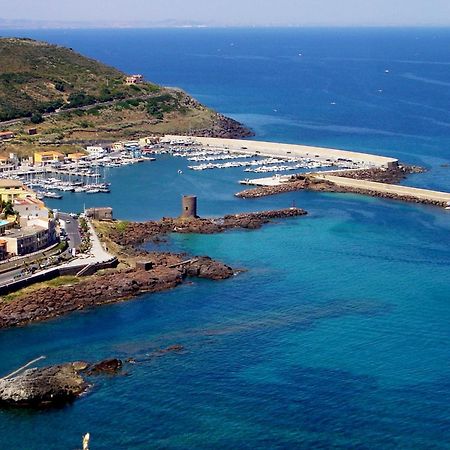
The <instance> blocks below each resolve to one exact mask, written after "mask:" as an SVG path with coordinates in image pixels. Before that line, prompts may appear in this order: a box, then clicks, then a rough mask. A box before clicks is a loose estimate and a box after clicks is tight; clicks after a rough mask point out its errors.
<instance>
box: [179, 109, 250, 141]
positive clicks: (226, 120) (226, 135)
mask: <svg viewBox="0 0 450 450" xmlns="http://www.w3.org/2000/svg"><path fill="white" fill-rule="evenodd" d="M187 135H188V136H200V137H213V138H223V139H242V138H246V137H251V136H254V135H255V133H254V132H253V131H252V130H250V129H248V128H247V127H245V126H244V125H242V124H241V123H239V122H237V121H236V120H234V119H231V118H230V117H226V116H224V115H222V114H219V113H216V115H215V120H214V122H213V124H212V126H210V127H208V128H203V129H195V130H191V131H190V132H189V133H187Z"/></svg>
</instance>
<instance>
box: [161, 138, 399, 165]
mask: <svg viewBox="0 0 450 450" xmlns="http://www.w3.org/2000/svg"><path fill="white" fill-rule="evenodd" d="M164 141H166V142H183V141H185V142H192V143H193V144H194V145H200V146H202V147H210V148H213V149H218V150H227V151H228V152H230V153H241V154H251V155H258V156H266V157H280V158H289V157H292V158H296V157H297V158H311V159H317V160H322V161H331V162H332V161H338V160H341V161H352V162H355V163H359V164H363V165H367V166H371V167H386V168H390V167H396V166H397V165H398V159H395V158H390V157H386V156H379V155H373V154H370V153H363V152H354V151H348V150H340V149H334V148H325V147H311V146H307V145H296V144H280V143H276V142H263V141H247V140H242V139H220V138H207V137H197V136H175V135H166V136H165V137H164Z"/></svg>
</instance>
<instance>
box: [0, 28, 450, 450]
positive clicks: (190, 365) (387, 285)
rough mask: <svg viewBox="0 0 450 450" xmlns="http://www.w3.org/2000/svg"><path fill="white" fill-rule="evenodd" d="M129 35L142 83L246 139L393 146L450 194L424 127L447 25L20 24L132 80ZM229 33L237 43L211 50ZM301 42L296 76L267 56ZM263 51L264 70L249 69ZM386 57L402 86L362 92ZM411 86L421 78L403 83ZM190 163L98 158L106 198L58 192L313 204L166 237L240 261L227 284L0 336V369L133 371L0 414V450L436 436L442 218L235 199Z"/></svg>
mask: <svg viewBox="0 0 450 450" xmlns="http://www.w3.org/2000/svg"><path fill="white" fill-rule="evenodd" d="M108 33H109V34H108ZM133 33H138V35H139V38H140V41H139V42H144V43H147V44H146V45H144V44H140V48H141V49H144V50H145V51H144V50H143V51H144V53H143V58H142V61H146V64H148V66H146V67H148V76H149V77H151V72H152V71H153V72H155V76H156V79H157V81H163V80H164V79H165V78H166V79H167V82H166V84H178V85H182V86H183V87H186V88H190V90H191V91H192V92H193V93H197V94H200V96H201V97H202V98H203V99H204V100H205V101H206V99H209V100H210V104H211V106H215V107H219V109H221V110H222V111H224V112H232V113H233V115H234V116H236V117H238V116H239V117H243V118H244V117H245V118H246V123H249V124H250V125H252V126H253V127H254V128H255V130H256V131H257V132H258V137H261V138H265V139H273V140H275V139H280V140H284V141H292V142H309V143H315V144H321V145H329V144H331V143H334V145H342V146H343V145H348V146H352V147H354V148H361V146H362V147H363V148H367V149H369V148H373V149H380V152H381V153H387V154H389V153H392V152H396V153H395V154H396V155H402V156H403V157H404V158H403V159H407V160H408V161H411V162H422V163H424V164H426V165H427V166H428V167H430V168H431V169H432V170H431V171H430V172H429V173H428V174H425V175H423V176H417V177H414V178H412V179H410V180H408V182H409V183H413V182H414V183H416V184H422V185H430V186H432V185H435V186H436V187H439V188H441V189H450V182H449V179H448V172H447V171H446V170H448V169H445V168H443V167H440V165H441V164H442V163H443V162H446V161H448V159H449V155H448V151H447V147H446V143H447V142H448V138H449V134H448V129H447V128H448V127H446V126H445V125H437V124H435V125H434V126H433V127H431V126H426V125H425V123H430V120H429V119H430V118H431V119H433V120H435V121H439V122H442V123H445V122H446V118H445V115H446V114H447V115H448V102H447V103H446V101H447V100H448V87H447V86H446V84H449V85H450V78H449V75H448V71H447V64H448V63H450V61H449V57H448V55H447V52H446V48H447V44H448V42H449V33H448V32H447V31H445V30H441V31H439V30H437V31H436V30H435V31H428V32H426V31H424V30H419V31H417V30H410V31H408V32H406V31H399V30H397V32H396V33H397V34H396V33H395V32H394V31H383V32H381V31H380V30H378V33H380V34H379V36H380V37H379V38H378V39H376V38H375V36H376V35H375V34H371V33H372V32H370V33H368V34H367V32H363V31H359V33H360V34H358V32H356V31H351V32H348V34H345V33H344V34H342V33H343V32H342V31H335V32H334V33H337V34H334V35H333V34H332V32H331V31H330V32H329V33H331V34H326V33H325V34H323V33H322V34H320V33H317V31H314V30H311V31H310V32H309V33H310V34H308V33H306V32H299V31H295V30H291V31H290V33H291V34H289V33H288V34H283V33H287V32H279V33H278V32H277V31H271V32H269V31H264V32H259V31H254V33H256V34H252V33H250V32H249V31H246V30H234V31H226V32H225V31H216V32H213V31H209V33H211V34H210V35H208V36H209V39H208V40H205V39H204V34H202V33H203V32H202V31H198V33H200V34H196V33H197V32H194V34H190V33H189V32H185V34H183V33H182V32H181V31H159V32H156V31H155V32H148V34H145V33H144V32H130V31H128V32H114V33H113V32H99V33H98V34H97V37H98V39H96V40H95V41H94V40H93V36H95V34H92V33H91V32H77V31H71V32H58V33H56V32H54V33H53V32H52V33H47V34H46V33H44V32H29V34H30V35H33V36H42V37H44V36H45V37H46V38H47V39H52V40H53V41H55V42H61V43H65V44H70V45H71V46H73V47H74V48H77V49H80V50H83V51H87V52H88V53H89V54H92V55H93V56H100V55H101V56H103V59H105V60H106V61H107V62H110V63H111V64H113V63H114V64H116V63H117V61H119V60H120V62H121V64H122V66H123V67H126V68H127V70H128V71H130V72H132V71H141V70H139V67H140V66H139V60H138V59H137V58H136V57H135V55H134V54H133V52H131V55H130V54H129V53H126V52H124V51H123V49H124V48H128V47H127V45H128V43H129V42H130V40H136V34H133ZM142 33H143V34H142ZM258 33H259V34H258ZM296 33H297V34H296ZM305 33H306V34H305ZM355 33H356V34H355ZM373 33H375V32H373ZM427 33H428V34H427ZM417 38H418V39H417ZM144 39H147V40H146V41H145V40H144ZM107 42H110V43H112V44H111V45H109V46H107V45H106V43H107ZM158 42H159V43H165V45H164V46H162V45H159V46H158V45H155V44H156V43H158ZM233 42H234V43H235V45H234V46H233V47H232V48H235V47H239V54H238V55H236V54H234V55H231V56H233V57H231V56H230V55H228V54H227V55H225V56H222V57H218V56H217V54H216V53H214V55H213V53H212V52H213V51H214V52H216V51H217V49H218V48H222V49H225V46H227V49H228V47H230V45H229V44H230V43H233ZM244 42H245V43H246V45H245V46H244V44H243V43H244ZM150 43H153V44H154V45H153V46H152V45H150ZM238 44H239V45H238ZM299 48H301V49H302V50H303V52H304V53H305V55H307V54H308V53H311V52H313V51H314V54H315V56H314V58H313V57H311V56H310V58H311V59H310V60H309V64H307V65H306V66H304V67H303V68H302V72H303V73H304V76H303V78H302V79H301V81H302V82H301V83H300V82H299V81H298V80H299V79H298V78H296V77H298V71H297V69H296V67H297V62H296V60H295V61H292V60H290V59H288V60H287V61H286V62H285V64H286V66H283V67H289V68H290V72H288V73H287V72H286V73H285V71H283V70H281V68H280V67H281V66H278V67H277V66H275V67H273V66H274V65H273V61H277V62H280V58H281V57H285V56H286V54H288V53H292V52H294V51H295V54H297V53H298V52H299V50H298V49H299ZM330 48H331V50H330ZM223 51H224V50H223ZM231 51H232V50H229V49H228V50H227V52H231ZM233 51H234V50H233ZM417 52H419V54H418V55H416V56H414V55H415V54H416V53H417ZM184 54H187V55H191V56H192V55H194V56H195V55H197V56H195V58H192V60H191V65H189V66H186V67H188V68H189V70H184V71H175V70H174V67H175V66H174V64H175V63H174V62H173V61H174V58H175V57H179V58H182V55H184ZM120 55H121V57H120V58H119V56H120ZM149 55H150V56H152V58H153V59H152V58H150V56H149ZM144 56H145V57H144ZM413 57H414V58H413ZM267 58H269V61H270V62H271V63H272V64H269V63H266V64H263V63H264V61H267ZM336 58H339V61H338V62H336V61H335V60H336ZM155 61H156V62H157V63H158V65H155V64H156V63H155ZM180 61H182V62H183V64H187V62H186V60H185V59H181V60H180V59H179V60H178V64H180ZM201 61H203V63H202V62H201ZM236 61H238V62H236ZM342 61H345V62H346V63H345V65H344V64H343V62H342ZM402 61H403V62H402ZM405 61H407V62H405ZM408 61H409V62H408ZM412 61H416V62H412ZM420 61H422V62H420ZM419 62H420V63H419ZM259 64H262V65H261V66H259ZM280 64H281V63H280ZM251 65H253V67H254V68H258V69H260V71H259V72H258V76H257V77H256V76H255V77H254V80H256V81H257V82H258V83H261V84H259V85H257V86H254V85H253V84H252V83H250V79H249V78H248V76H249V73H250V72H249V70H250V69H249V67H250V66H251ZM404 66H407V67H409V69H408V72H407V71H406V69H405V68H403V67H404ZM155 67H157V69H156V68H155ZM237 67H238V68H237ZM387 67H390V68H391V73H392V72H393V71H394V72H395V69H393V68H394V67H401V68H402V71H403V72H402V73H411V74H412V77H413V78H411V76H410V75H408V76H407V77H406V78H405V77H399V78H398V79H397V84H395V85H393V86H392V92H391V93H390V94H389V95H390V96H391V98H390V101H389V102H385V103H384V100H383V102H380V101H379V100H374V99H373V98H372V94H371V93H370V92H371V91H370V92H369V88H371V86H378V84H379V81H378V78H377V77H378V75H376V74H377V73H378V71H379V70H381V69H382V70H381V72H382V73H381V75H380V77H382V76H384V69H385V68H387ZM219 70H221V71H222V75H221V78H220V79H217V71H219ZM354 71H355V72H354ZM356 71H359V72H361V75H360V76H359V77H356V76H355V73H356ZM237 72H239V73H240V74H241V75H242V76H241V77H237V76H236V73H237ZM349 72H350V73H352V74H353V75H352V77H350V81H348V88H347V90H346V91H345V92H342V95H341V97H339V101H337V105H336V106H338V105H339V103H344V104H345V105H346V106H345V108H344V109H345V113H344V112H342V111H341V112H340V113H339V114H336V115H334V114H335V113H329V112H327V111H326V110H324V108H325V107H324V106H323V105H324V103H323V101H324V98H326V99H328V98H338V97H337V95H338V93H339V92H340V91H341V90H342V89H344V87H345V83H344V82H343V81H342V80H345V79H346V78H347V77H348V76H349ZM276 73H279V77H280V79H281V80H283V83H291V84H290V85H289V86H290V88H291V92H292V89H293V88H295V89H296V90H295V92H296V95H293V96H292V97H291V98H289V99H287V97H282V93H283V92H285V90H287V89H288V87H287V86H286V85H285V84H283V83H282V82H279V83H274V81H273V80H274V77H275V74H276ZM374 74H375V75H374ZM417 77H420V78H421V79H422V78H425V79H426V80H428V81H427V82H425V81H423V80H422V81H417V80H416V78H417ZM183 79H186V82H185V83H186V84H185V85H183V84H182V83H181V80H183ZM275 79H276V78H275ZM252 80H253V78H252ZM429 80H434V81H433V82H430V81H429ZM256 81H255V82H256ZM222 82H223V83H222ZM341 82H342V83H341ZM409 82H414V83H417V84H414V86H415V89H414V88H413V87H412V86H410V87H409V85H408V84H407V83H409ZM227 83H228V84H227ZM267 83H268V84H267ZM221 86H222V87H221ZM223 86H225V87H230V86H232V87H233V89H231V90H228V91H226V92H225V91H224V90H221V89H225V88H224V87H223ZM267 86H271V88H272V89H273V90H274V91H275V92H278V97H279V98H282V99H283V101H281V100H280V103H282V106H283V105H285V108H286V109H287V110H288V111H285V112H283V113H282V119H279V118H278V119H277V120H275V119H274V117H275V114H273V109H274V108H273V100H274V97H276V96H277V94H276V93H273V92H272V91H268V92H270V94H268V95H267V96H265V97H264V98H262V96H261V95H260V94H258V93H260V92H261V91H260V89H262V88H263V87H267ZM350 86H353V90H351V89H350ZM418 86H421V89H419V88H418ZM394 88H395V89H394ZM258 89H259V90H258ZM228 93H229V95H228ZM315 93H316V95H315ZM280 96H281V97H280ZM327 101H328V100H327ZM347 102H349V103H348V104H347ZM405 102H409V103H416V104H417V103H420V104H421V105H422V106H421V108H420V111H419V110H418V109H417V108H412V107H411V105H410V106H406V107H405V108H406V109H403V107H402V106H401V105H404V103H405ZM410 107H411V108H412V109H410ZM275 109H276V108H275ZM279 109H281V106H280V107H279ZM396 111H397V112H396ZM399 111H400V112H399ZM414 111H415V112H414ZM413 112H414V114H413ZM267 116H270V120H266V118H267ZM397 116H398V117H397ZM416 116H417V117H416ZM289 121H290V122H289ZM301 121H308V122H314V123H316V125H317V124H320V127H321V128H320V130H319V129H316V128H314V130H315V131H314V130H313V129H311V128H308V130H310V131H305V130H306V128H304V127H302V130H303V131H302V133H303V132H305V134H301V135H300V134H299V131H298V130H299V127H298V126H297V125H298V123H300V122H301ZM289 123H291V124H293V125H292V126H290V125H289ZM330 123H332V124H334V125H335V126H337V125H339V127H340V128H338V129H337V130H338V131H336V128H333V129H330V128H329V124H330ZM369 125H370V127H369ZM341 127H346V128H345V129H343V128H341ZM355 127H358V128H359V129H361V128H364V129H366V128H367V130H366V131H364V132H357V130H355ZM369 128H370V129H369ZM377 129H379V130H385V129H387V130H388V131H389V133H391V134H389V135H388V136H387V135H384V134H382V133H379V132H375V131H374V130H377ZM283 130H284V131H283ZM333 130H334V131H333ZM392 133H393V134H392ZM302 137H303V138H304V139H302ZM391 149H392V151H391ZM184 165H185V162H184V161H180V160H178V159H171V158H169V157H161V158H158V161H156V162H154V163H146V164H142V165H137V166H131V167H127V168H123V169H120V170H117V171H115V170H111V172H110V173H109V177H110V180H111V181H112V182H113V191H112V193H111V194H110V196H104V197H96V196H92V197H89V198H86V199H84V198H83V197H77V196H76V195H75V194H73V195H72V196H66V197H65V199H64V200H63V201H62V202H61V203H57V202H54V204H55V205H57V204H59V205H62V207H64V208H65V209H67V208H71V209H74V210H76V209H79V208H81V207H82V206H83V203H84V202H102V203H103V202H107V203H111V204H112V205H113V206H114V208H115V211H116V215H117V216H118V217H122V218H127V219H138V220H143V219H145V218H149V217H152V218H157V217H161V216H163V215H174V214H177V213H178V209H179V196H180V195H181V194H183V193H187V192H189V193H195V194H198V195H199V199H200V212H201V214H203V215H221V214H223V213H227V212H235V211H243V210H247V211H250V210H258V209H268V208H277V207H285V206H289V205H291V204H292V202H293V201H295V202H296V204H297V205H299V206H302V207H304V208H306V209H307V210H308V211H309V213H310V214H309V215H308V216H307V217H301V218H297V219H292V220H286V221H282V222H279V223H274V224H271V225H268V226H266V227H264V228H263V229H261V230H257V231H252V232H245V231H236V232H228V233H225V234H221V235H214V236H196V235H190V236H177V235H175V236H172V237H171V239H170V242H169V243H168V244H167V245H169V246H170V247H171V248H174V249H177V250H182V251H186V252H188V253H192V254H208V255H210V256H213V257H216V258H219V259H221V260H223V261H225V262H227V263H229V264H231V265H233V266H234V267H238V268H240V267H242V268H245V269H247V271H246V272H244V273H242V274H240V275H238V276H237V277H235V278H233V279H232V280H228V281H224V282H208V281H198V280H194V281H193V283H192V284H186V285H184V286H182V287H180V288H179V289H176V290H174V291H170V292H165V293H161V294H158V295H151V296H143V297H141V298H140V299H137V300H133V301H130V302H125V303H120V304H116V305H111V306H108V307H104V308H98V309H95V310H91V311H85V312H81V313H76V314H72V315H70V316H68V317H64V318H60V319H58V320H54V321H51V322H47V323H44V324H38V325H33V326H30V327H27V328H22V329H14V330H8V331H3V332H1V333H0V345H1V347H0V354H1V358H0V373H6V372H8V371H10V370H11V369H12V368H14V367H17V366H20V365H21V364H23V362H24V361H27V360H30V359H33V358H34V357H36V356H38V355H41V354H45V355H47V356H48V362H49V363H53V362H61V361H66V360H73V359H90V360H97V359H100V358H103V357H110V356H118V357H121V358H124V359H126V358H135V359H136V360H137V361H138V363H137V364H134V365H130V366H129V367H127V374H126V375H124V376H120V377H116V378H106V379H102V380H98V382H97V385H96V386H95V388H94V389H93V390H92V391H91V392H90V393H89V394H88V395H86V396H85V397H84V398H82V399H80V400H79V401H77V402H76V403H75V404H73V405H71V406H68V407H66V408H63V409H58V410H51V411H41V412H24V411H1V412H0V448H13V449H16V448H17V449H34V448H36V449H38V448H43V447H45V448H49V449H62V448H64V449H65V448H68V449H71V448H77V446H79V442H80V441H81V440H80V436H81V435H82V434H83V433H85V432H87V431H89V432H91V434H92V448H95V449H110V448H130V449H149V448H177V449H178V448H179V449H186V448H211V447H214V448H230V449H231V448H355V449H356V448H357V449H361V448H367V449H372V448H376V449H391V448H392V449H393V448H407V449H411V448H416V449H423V448H436V449H441V448H448V442H449V434H450V406H449V405H450V384H449V381H448V380H449V375H450V366H449V363H448V361H449V360H450V345H449V344H450V332H449V327H448V323H449V320H450V306H449V297H450V295H449V294H450V285H449V281H448V267H449V264H450V249H449V247H448V236H449V231H450V216H449V215H448V214H447V212H445V211H443V210H439V209H434V208H430V207H424V206H418V205H410V204H402V203H397V202H392V201H384V200H379V199H373V198H363V197H359V196H353V195H332V194H314V193H292V194H288V195H282V196H278V197H271V198H266V199H261V200H256V201H242V200H237V199H234V198H233V197H232V194H233V193H234V192H235V191H236V190H238V189H239V187H238V186H237V184H235V182H236V180H237V179H239V178H242V177H243V173H242V172H240V171H238V170H237V171H220V172H202V173H191V172H188V171H184V172H185V173H184V174H183V175H182V176H178V175H177V170H178V168H183V167H184ZM173 344H181V345H183V346H184V348H185V350H184V351H183V352H182V353H179V354H175V353H173V354H167V355H165V356H160V357H155V353H154V352H155V350H157V349H159V348H165V347H168V346H170V345H173Z"/></svg>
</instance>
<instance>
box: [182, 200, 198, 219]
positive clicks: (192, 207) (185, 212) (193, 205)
mask: <svg viewBox="0 0 450 450" xmlns="http://www.w3.org/2000/svg"><path fill="white" fill-rule="evenodd" d="M181 217H183V218H186V219H189V218H193V217H197V197H196V196H195V195H184V196H183V200H182V211H181Z"/></svg>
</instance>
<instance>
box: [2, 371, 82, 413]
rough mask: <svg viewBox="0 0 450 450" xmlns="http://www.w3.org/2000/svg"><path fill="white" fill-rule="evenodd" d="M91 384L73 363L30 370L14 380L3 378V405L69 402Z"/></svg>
mask: <svg viewBox="0 0 450 450" xmlns="http://www.w3.org/2000/svg"><path fill="white" fill-rule="evenodd" d="M87 387H88V383H87V382H86V381H85V380H84V378H83V377H82V376H81V375H80V374H79V373H78V372H77V370H76V368H75V367H74V365H72V364H64V365H58V366H51V367H45V368H43V369H29V370H26V371H25V372H23V373H22V374H20V375H17V376H15V377H13V378H6V379H0V404H4V405H9V406H46V405H56V404H63V403H67V402H70V401H72V400H74V399H75V398H77V397H78V396H80V395H81V394H82V393H83V392H84V391H85V390H86V389H87Z"/></svg>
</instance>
